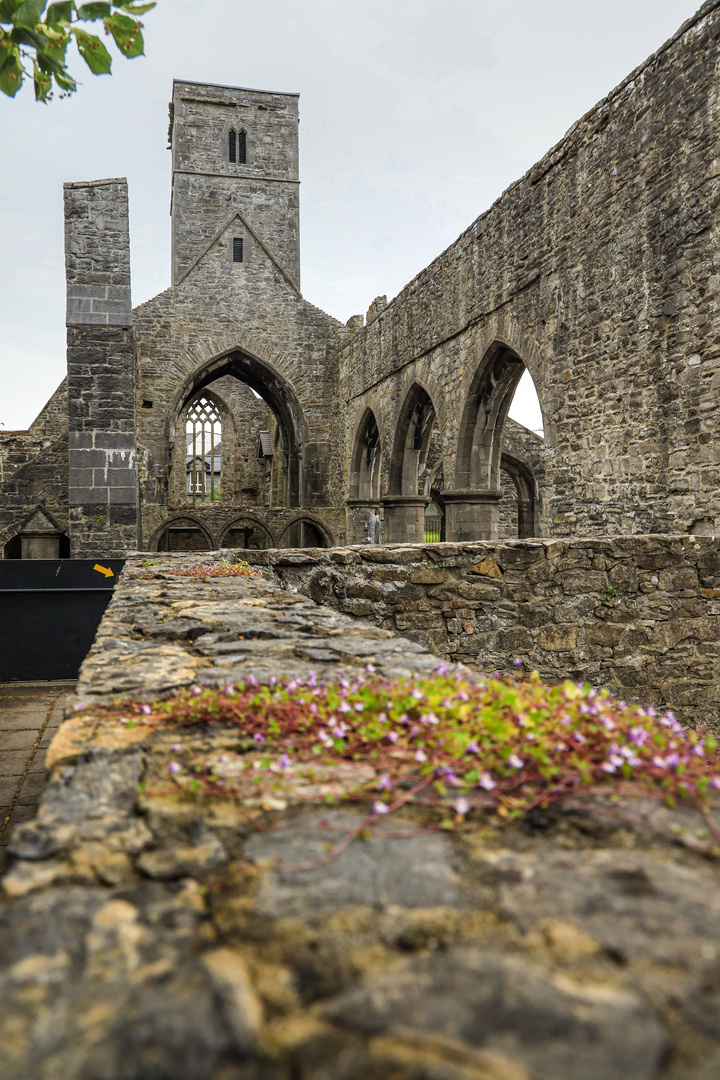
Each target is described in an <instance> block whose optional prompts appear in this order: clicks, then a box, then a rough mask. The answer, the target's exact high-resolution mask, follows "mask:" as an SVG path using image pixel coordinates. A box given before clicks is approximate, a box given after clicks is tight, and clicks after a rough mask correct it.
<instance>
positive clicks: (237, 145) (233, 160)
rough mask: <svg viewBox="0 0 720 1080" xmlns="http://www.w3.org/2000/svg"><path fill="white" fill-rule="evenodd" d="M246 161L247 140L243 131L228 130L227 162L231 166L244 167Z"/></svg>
mask: <svg viewBox="0 0 720 1080" xmlns="http://www.w3.org/2000/svg"><path fill="white" fill-rule="evenodd" d="M246 160H247V139H246V137H245V132H244V131H235V128H231V129H230V133H229V135H228V161H229V162H230V164H231V165H245V163H246Z"/></svg>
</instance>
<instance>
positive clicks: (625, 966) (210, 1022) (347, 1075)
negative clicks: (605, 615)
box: [0, 542, 720, 1080]
mask: <svg viewBox="0 0 720 1080" xmlns="http://www.w3.org/2000/svg"><path fill="white" fill-rule="evenodd" d="M658 545H659V542H658ZM503 550H504V549H503ZM515 550H516V552H520V553H522V552H525V553H526V554H527V548H526V547H519V548H516V549H515ZM651 550H661V549H660V548H659V546H658V548H657V549H653V548H652V546H651V545H650V543H649V542H646V551H647V554H648V556H649V555H650V552H651ZM704 550H705V549H703V551H704ZM336 554H338V555H339V553H336ZM346 554H348V557H349V556H350V555H352V552H351V553H346ZM381 554H383V555H385V556H387V554H388V553H387V552H381ZM398 554H399V549H398ZM466 554H467V555H471V553H470V552H467V553H466ZM477 554H479V553H476V555H477ZM488 554H490V553H488ZM494 554H495V557H496V561H497V560H502V561H503V564H504V565H505V566H506V569H505V570H504V573H506V574H509V573H510V572H511V570H512V564H511V561H510V557H509V556H507V555H503V554H502V552H501V550H500V549H497V550H496V551H495V553H494ZM622 554H623V556H624V560H625V561H627V559H628V553H627V552H624V553H622ZM446 556H447V557H446V559H445V560H444V561H445V562H448V561H449V559H450V558H452V557H453V556H450V555H449V552H446ZM549 556H550V553H548V554H547V555H546V556H545V558H546V560H547V558H548V557H549ZM287 557H289V556H287ZM454 557H455V558H459V557H460V556H459V555H458V556H454ZM689 560H690V553H688V562H689ZM487 561H490V558H489V559H488V560H487ZM621 561H622V560H621ZM639 561H640V557H639V553H637V552H636V562H637V563H639ZM139 562H140V560H138V559H132V560H130V564H129V565H131V566H132V567H133V568H137V567H138V563H139ZM193 562H197V560H193V559H192V558H190V557H177V558H172V557H171V558H169V559H168V560H167V562H165V561H163V567H162V569H160V568H159V569H160V576H158V577H156V578H152V579H142V578H140V579H138V578H130V577H128V576H127V575H123V576H122V577H121V578H120V580H119V582H118V584H117V586H116V589H115V593H114V595H113V598H112V600H111V603H110V605H109V607H108V609H107V611H106V613H105V616H104V618H103V621H102V624H101V627H100V630H99V633H98V637H97V640H96V643H95V645H94V646H93V649H92V650H91V653H90V655H89V656H88V658H87V660H86V661H85V664H84V665H83V669H82V672H81V678H80V682H79V684H78V692H79V695H80V699H81V705H82V711H77V712H75V713H73V714H72V715H71V716H70V717H69V718H68V719H67V721H66V722H65V723H64V724H63V725H62V726H61V727H60V729H59V731H58V732H57V734H56V735H55V736H54V738H53V741H52V743H51V745H50V746H49V748H48V750H47V757H46V763H47V766H48V768H49V770H50V775H49V780H48V784H47V786H46V788H45V791H44V792H43V795H42V797H41V800H40V805H39V807H38V810H37V814H36V816H35V818H34V819H33V820H27V821H24V822H22V823H19V824H18V825H16V826H15V830H14V833H13V836H12V838H11V842H10V845H9V864H8V867H7V869H6V870H5V872H4V874H3V875H2V878H0V1010H1V1011H0V1015H1V1016H2V1033H3V1035H2V1039H0V1076H2V1077H3V1080H5V1078H7V1080H10V1078H12V1080H36V1078H40V1077H42V1078H47V1080H55V1078H62V1080H96V1078H99V1077H102V1078H103V1080H150V1078H153V1080H530V1078H531V1077H532V1078H533V1080H535V1078H538V1080H539V1078H541V1077H542V1078H547V1080H589V1078H590V1077H592V1078H593V1080H710V1078H714V1077H716V1076H717V1075H718V1074H720V1032H719V1031H718V1024H717V993H718V992H717V968H718V961H719V959H720V918H719V915H720V900H719V899H718V895H719V892H718V885H719V884H720V871H719V870H718V863H717V860H716V859H714V858H713V857H709V855H710V852H709V847H708V841H707V839H706V837H707V833H708V827H710V828H712V829H713V830H717V828H718V825H719V824H720V815H719V814H718V811H717V810H714V811H713V812H712V813H711V814H710V815H705V818H703V817H702V816H701V815H700V814H699V813H698V812H697V811H696V810H694V809H693V808H692V807H691V806H682V807H678V808H675V809H670V808H668V807H666V806H664V805H663V804H662V803H660V802H659V801H658V800H655V799H648V798H644V797H643V792H644V789H639V790H638V789H636V790H627V791H624V792H623V794H622V795H621V796H620V797H619V798H618V800H617V801H615V802H610V801H609V799H608V798H607V797H606V798H605V799H599V798H597V796H596V795H594V794H584V795H583V794H582V793H580V794H579V795H578V796H577V797H574V798H573V799H571V800H567V801H566V802H565V803H562V804H560V805H559V806H554V807H550V808H548V809H545V808H539V807H537V808H535V810H534V811H532V812H531V813H529V814H528V815H527V816H526V818H525V819H523V820H519V821H513V820H510V821H506V822H505V824H504V825H502V827H494V828H493V827H489V820H491V819H488V818H487V817H486V816H485V815H484V813H483V812H482V811H478V812H477V815H476V816H473V817H472V819H471V820H469V821H467V822H466V823H463V824H462V825H461V826H458V827H457V828H456V829H455V830H448V829H446V828H443V827H439V821H438V819H437V818H434V819H432V820H430V821H428V820H427V818H426V817H425V815H424V813H423V807H422V805H421V804H418V805H413V806H412V807H411V808H409V809H408V808H405V809H403V808H400V809H397V810H396V812H395V813H394V814H393V815H392V816H391V817H390V818H384V819H383V818H381V819H378V817H377V815H375V816H371V815H368V816H366V815H367V814H368V810H366V809H365V804H366V803H367V805H368V809H369V806H370V805H371V800H372V799H373V798H374V797H375V796H374V795H373V794H372V792H374V791H377V790H378V789H377V788H375V784H378V788H379V787H380V785H381V783H382V781H381V775H380V769H381V765H380V763H379V762H373V760H372V757H371V756H370V755H367V756H365V758H364V760H356V759H355V758H353V760H348V759H345V760H340V759H338V758H336V759H335V760H334V761H332V760H331V761H329V762H327V763H326V762H325V761H324V760H323V758H322V757H317V758H315V760H314V761H313V762H312V763H311V766H310V767H308V766H301V767H300V768H299V769H297V770H294V769H293V770H291V772H290V777H291V780H290V782H284V785H283V788H282V797H279V794H278V793H274V794H269V792H270V791H271V789H270V787H269V785H265V786H258V785H257V784H256V783H255V782H254V781H255V780H256V779H257V778H258V777H259V776H260V775H261V770H262V771H263V773H264V770H266V769H267V767H268V763H269V762H270V761H271V762H279V763H280V762H282V758H281V757H280V754H281V751H282V750H283V743H282V742H281V741H280V740H278V738H277V737H276V736H275V735H274V734H273V732H272V728H271V727H269V726H268V729H267V738H266V739H263V741H262V743H259V742H257V741H255V740H253V739H250V738H248V735H249V732H248V731H247V729H246V728H245V726H244V724H243V723H240V724H237V723H230V724H226V723H224V722H219V723H203V724H201V725H197V724H192V723H187V722H182V723H179V724H173V723H166V722H165V721H166V720H167V717H168V714H167V713H165V712H164V711H163V712H162V713H160V712H159V711H156V712H155V714H154V715H150V716H148V715H146V714H145V713H144V712H142V711H141V710H140V708H139V705H140V702H142V701H143V700H151V699H153V698H154V697H155V696H156V695H158V694H167V695H172V693H173V692H174V691H177V690H178V689H179V688H181V687H187V688H189V687H190V686H194V685H200V686H202V685H203V684H209V685H212V686H219V687H224V686H227V685H233V686H237V685H238V684H239V683H241V682H246V681H249V680H250V676H251V675H252V678H253V680H255V682H256V684H260V685H263V684H265V685H268V684H270V685H273V684H275V685H277V683H276V680H277V679H278V678H280V677H282V676H283V675H285V676H287V677H289V678H291V679H293V680H306V681H308V682H309V683H310V684H311V686H312V687H317V685H318V683H320V684H322V683H324V682H326V683H328V684H329V685H330V687H332V686H333V684H334V685H335V687H336V688H337V689H338V690H340V689H341V688H342V687H347V686H348V683H350V682H353V683H354V682H355V680H356V679H358V680H361V679H362V678H363V676H364V674H365V670H366V665H367V664H368V663H372V666H373V667H374V668H375V670H376V672H377V674H378V675H380V676H385V677H389V678H394V677H401V678H402V677H410V678H412V677H413V676H419V677H421V678H422V677H427V676H429V675H431V674H432V672H433V671H434V670H435V669H436V667H437V664H438V660H437V658H436V657H433V656H432V655H431V654H429V653H428V652H427V650H426V649H424V648H423V647H422V646H421V645H418V644H416V643H414V642H411V641H407V640H402V639H400V638H398V637H396V636H395V635H393V634H391V633H390V632H388V631H386V630H383V629H381V628H379V627H377V626H371V625H366V624H365V625H361V624H358V622H357V621H356V620H353V619H352V618H349V617H348V616H345V615H342V614H339V613H338V612H336V611H333V610H332V609H329V608H327V607H320V606H318V605H316V604H314V603H312V601H311V600H309V599H307V598H306V597H303V596H300V595H297V594H292V593H289V592H288V591H287V590H281V589H279V588H278V587H277V585H275V584H274V583H272V582H269V581H261V580H259V579H257V578H256V579H250V580H249V579H247V578H244V579H243V578H233V577H216V578H212V579H206V580H203V579H197V578H188V577H174V576H173V573H172V570H173V569H177V570H182V569H186V568H189V567H190V566H192V565H193ZM516 562H517V559H516ZM290 565H293V564H290ZM333 565H337V566H342V565H346V566H351V565H354V564H353V562H352V559H350V561H349V562H347V563H346V564H342V563H340V562H338V563H336V564H333ZM368 565H369V566H370V567H372V566H373V565H374V566H375V567H376V568H377V569H383V564H379V563H375V564H372V562H370V563H368ZM411 565H412V564H411V563H410V562H407V561H405V562H403V561H400V560H399V559H398V561H397V562H396V564H395V568H396V570H404V571H408V568H409V567H410V566H411ZM420 565H422V564H420ZM498 565H499V561H498ZM168 568H169V570H170V572H167V571H168ZM384 568H385V569H386V570H390V569H391V565H389V564H386V565H385V566H384ZM456 568H457V567H456ZM425 569H426V572H429V568H425ZM439 569H442V568H441V567H440V566H439V565H438V566H436V568H435V571H433V572H437V570H439ZM409 572H410V573H415V574H416V576H417V570H414V571H409ZM568 573H570V571H569V570H568ZM592 573H600V571H598V570H594V571H592ZM662 573H663V570H662V569H661V568H658V569H657V575H658V576H660V575H661V574H662ZM476 576H477V575H476ZM480 577H481V578H482V577H483V575H480ZM378 580H379V581H380V582H381V583H382V580H385V581H386V582H389V583H391V584H392V579H389V578H385V579H378ZM395 580H397V579H395ZM488 580H490V581H493V580H496V579H495V578H494V577H493V576H492V575H491V576H490V577H489V578H488ZM418 584H422V583H418ZM441 585H442V583H441ZM423 587H429V588H433V587H434V586H432V585H430V583H429V582H425V583H424V585H423ZM371 677H372V678H375V675H373V676H371ZM338 684H339V685H338ZM307 689H310V688H309V687H308V688H307ZM270 696H272V691H271V692H270ZM118 698H122V699H124V701H125V704H124V705H123V708H122V709H121V710H115V711H112V712H110V713H109V714H108V713H107V712H103V709H102V706H103V705H107V704H111V703H112V702H113V701H117V699H118ZM128 699H129V700H128ZM221 707H222V706H221ZM130 710H132V712H130ZM151 711H152V710H151ZM130 715H132V717H133V721H132V723H130V722H129V716H130ZM307 715H308V716H310V715H311V712H310V713H308V714H307ZM273 767H278V766H273ZM279 767H284V766H282V765H279ZM209 770H212V772H213V773H216V774H217V778H218V779H222V781H223V784H222V787H221V786H220V785H217V786H214V787H213V788H212V790H211V791H209V792H206V793H202V794H199V795H195V794H193V793H192V792H193V787H194V786H196V787H199V786H200V785H199V783H198V781H197V780H196V779H195V778H197V777H205V776H207V775H208V772H209ZM175 785H177V786H175ZM356 787H357V788H358V789H363V790H364V791H367V792H369V793H370V795H369V799H364V800H363V801H361V802H357V801H355V800H353V801H352V802H348V801H347V800H345V799H344V798H343V796H344V795H345V794H347V793H349V792H353V790H354V789H355V788H356ZM611 790H612V789H611V788H609V790H608V792H607V794H609V793H610V791H611ZM403 791H405V789H403ZM450 798H452V795H450ZM330 800H333V805H328V802H329V801H330ZM360 832H361V833H362V836H363V838H362V839H360V838H359V837H357V836H356V839H354V840H353V839H352V837H353V835H355V834H357V833H360ZM680 842H682V846H680ZM711 842H712V841H710V843H711Z"/></svg>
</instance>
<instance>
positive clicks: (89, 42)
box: [70, 26, 112, 75]
mask: <svg viewBox="0 0 720 1080" xmlns="http://www.w3.org/2000/svg"><path fill="white" fill-rule="evenodd" d="M70 29H71V32H72V33H73V34H74V36H75V40H76V41H77V47H78V50H79V52H80V55H81V56H82V58H83V60H84V61H85V63H86V64H87V66H88V67H89V68H90V70H91V71H92V73H93V75H109V74H110V68H111V67H112V57H111V56H110V53H109V52H108V51H107V49H106V48H105V46H104V45H103V43H102V41H101V40H100V38H99V37H95V35H94V34H88V33H87V31H85V30H81V29H80V28H79V27H77V26H72V27H71V28H70Z"/></svg>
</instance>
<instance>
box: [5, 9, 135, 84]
mask: <svg viewBox="0 0 720 1080" xmlns="http://www.w3.org/2000/svg"><path fill="white" fill-rule="evenodd" d="M154 7H155V0H153V2H152V3H137V2H135V0H121V2H115V3H109V4H105V3H103V4H99V3H98V4H77V3H75V0H61V2H60V3H53V4H49V5H48V3H47V0H0V90H2V92H3V93H4V94H7V95H8V97H15V94H17V92H18V90H19V89H20V87H21V86H22V84H23V82H24V81H25V79H29V78H32V80H33V83H34V86H35V98H36V99H37V100H38V101H49V100H50V98H51V97H52V96H53V90H54V89H55V87H57V88H58V89H59V91H60V97H67V96H68V95H69V94H72V93H73V92H74V91H75V90H76V89H77V85H78V84H77V82H76V81H75V79H74V78H73V77H72V75H71V74H70V72H69V71H68V67H67V50H68V46H69V45H70V43H71V41H74V42H75V43H76V45H77V48H78V51H79V53H80V55H81V56H82V58H83V60H84V61H85V63H86V64H87V66H88V67H89V68H90V70H91V71H92V73H93V75H109V74H110V68H111V66H112V57H111V56H110V53H109V52H108V50H107V48H106V47H105V45H104V43H103V42H102V41H101V40H100V38H99V37H98V36H97V34H92V33H90V32H89V30H88V29H87V28H88V27H91V28H92V29H94V26H93V24H94V23H100V24H101V27H102V29H103V30H104V32H105V35H106V36H107V37H112V38H113V40H114V41H115V44H116V45H117V47H118V49H119V50H120V52H121V53H122V54H123V56H126V57H127V58H128V59H130V60H131V59H133V57H135V56H142V55H143V36H142V23H141V22H140V20H139V19H138V16H139V15H142V14H144V12H146V11H149V10H150V8H154ZM98 28H100V27H98Z"/></svg>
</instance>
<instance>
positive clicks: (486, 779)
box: [478, 772, 495, 791]
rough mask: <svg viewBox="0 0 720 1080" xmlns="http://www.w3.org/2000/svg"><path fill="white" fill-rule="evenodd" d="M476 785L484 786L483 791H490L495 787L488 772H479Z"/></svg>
mask: <svg viewBox="0 0 720 1080" xmlns="http://www.w3.org/2000/svg"><path fill="white" fill-rule="evenodd" d="M478 787H481V788H484V789H485V791H492V789H493V788H494V787H495V781H494V780H493V778H492V776H491V775H490V773H487V772H484V773H480V779H479V780H478Z"/></svg>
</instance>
